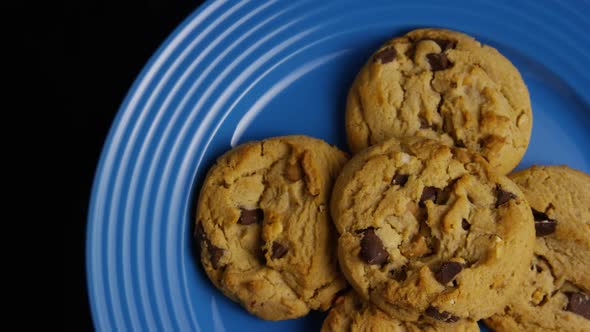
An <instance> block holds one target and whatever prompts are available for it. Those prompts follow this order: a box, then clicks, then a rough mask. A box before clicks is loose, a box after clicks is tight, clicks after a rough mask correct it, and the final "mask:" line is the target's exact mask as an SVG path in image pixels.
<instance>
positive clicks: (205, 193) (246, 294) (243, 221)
mask: <svg viewBox="0 0 590 332" xmlns="http://www.w3.org/2000/svg"><path fill="white" fill-rule="evenodd" d="M346 160H347V156H346V154H345V153H344V152H342V151H340V150H338V149H337V148H336V147H333V146H330V145H329V144H327V143H325V142H323V141H321V140H318V139H314V138H310V137H306V136H286V137H276V138H270V139H266V140H263V141H259V142H251V143H246V144H244V145H240V146H238V147H236V148H234V149H232V150H231V151H229V152H227V153H226V154H224V155H223V156H221V157H220V158H219V159H218V160H217V162H216V163H215V165H214V166H213V167H212V168H211V169H210V170H209V172H208V174H207V176H206V179H205V181H204V183H203V186H202V188H201V192H200V195H199V201H198V206H197V220H196V226H195V237H196V240H197V241H198V243H199V245H200V249H201V262H202V264H203V267H204V268H205V271H206V272H207V275H208V276H209V278H210V279H211V281H212V282H213V284H214V285H215V286H216V287H217V288H219V289H220V290H221V291H222V292H223V293H224V294H225V295H226V296H228V297H229V298H231V299H232V300H234V301H236V302H238V303H240V304H241V305H242V306H244V307H245V308H246V309H247V310H248V311H249V312H250V313H252V314H254V315H257V316H259V317H261V318H263V319H269V320H282V319H290V318H295V317H300V316H303V315H305V314H307V313H308V312H309V310H310V309H319V310H327V309H328V308H329V306H330V304H331V302H332V301H333V299H334V296H335V294H336V293H337V292H338V291H339V290H341V289H343V288H344V287H346V281H345V279H344V278H343V277H342V276H341V274H340V271H339V270H338V263H337V258H336V253H335V246H336V240H337V235H336V231H335V230H334V227H333V225H332V222H331V220H330V217H329V207H328V204H329V197H330V194H331V189H332V184H333V181H334V179H335V178H336V176H337V175H338V172H339V171H340V169H341V168H342V166H343V164H344V163H345V162H346Z"/></svg>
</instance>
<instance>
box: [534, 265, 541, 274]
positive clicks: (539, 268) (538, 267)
mask: <svg viewBox="0 0 590 332" xmlns="http://www.w3.org/2000/svg"><path fill="white" fill-rule="evenodd" d="M535 269H536V270H537V273H541V272H543V268H542V267H540V266H539V265H535Z"/></svg>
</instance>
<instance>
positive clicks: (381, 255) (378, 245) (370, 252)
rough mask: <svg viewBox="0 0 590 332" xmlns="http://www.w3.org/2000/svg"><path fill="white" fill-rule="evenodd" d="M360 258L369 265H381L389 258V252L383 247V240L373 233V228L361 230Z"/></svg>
mask: <svg viewBox="0 0 590 332" xmlns="http://www.w3.org/2000/svg"><path fill="white" fill-rule="evenodd" d="M361 258H362V259H363V260H364V261H365V262H367V263H368V264H371V265H383V264H384V263H385V262H387V259H388V258H389V253H388V252H387V251H386V250H385V248H384V247H383V242H382V241H381V239H380V238H379V237H378V236H377V234H375V230H374V229H373V228H367V230H365V231H364V232H363V238H362V239H361Z"/></svg>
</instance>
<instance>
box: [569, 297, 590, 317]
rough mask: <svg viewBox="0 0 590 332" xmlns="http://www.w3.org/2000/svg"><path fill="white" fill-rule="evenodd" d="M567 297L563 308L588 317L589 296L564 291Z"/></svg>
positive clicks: (589, 312)
mask: <svg viewBox="0 0 590 332" xmlns="http://www.w3.org/2000/svg"><path fill="white" fill-rule="evenodd" d="M566 295H567V296H568V298H569V302H568V303H567V307H566V308H565V310H567V311H571V312H573V313H575V314H578V315H580V316H582V317H584V318H586V319H590V296H588V295H586V294H584V293H566Z"/></svg>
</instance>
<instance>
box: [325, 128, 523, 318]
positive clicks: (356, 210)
mask: <svg viewBox="0 0 590 332" xmlns="http://www.w3.org/2000/svg"><path fill="white" fill-rule="evenodd" d="M331 211H332V217H333V220H334V223H335V225H336V228H337V229H338V232H339V233H340V238H339V240H338V256H339V257H338V258H339V262H340V267H341V269H342V272H343V273H344V275H345V276H346V277H347V279H348V281H349V282H350V283H351V285H352V286H353V287H354V288H355V290H356V291H357V292H358V293H359V294H360V295H361V296H362V297H363V298H364V299H365V300H370V301H371V302H373V303H374V304H376V305H377V306H378V307H379V308H381V309H382V310H384V311H385V312H386V313H387V314H389V315H391V316H392V317H395V318H397V319H400V320H403V321H417V320H419V319H422V320H424V321H426V322H428V323H431V324H437V323H438V324H441V323H454V322H457V321H459V320H460V319H471V320H474V321H476V320H479V319H481V318H484V317H489V316H491V315H492V314H494V313H496V312H498V311H500V310H502V308H503V307H504V305H505V304H506V303H507V301H508V298H509V296H510V294H512V292H513V291H514V288H515V287H518V285H519V283H521V282H522V280H523V278H524V273H525V272H526V269H527V268H528V262H529V261H530V259H531V257H532V252H533V245H534V241H535V230H534V223H533V217H532V215H531V212H530V207H529V205H528V203H527V202H526V200H525V198H524V196H523V194H522V192H521V191H520V189H519V188H518V186H517V185H516V184H514V183H513V182H512V181H511V180H509V179H508V178H507V177H505V176H504V175H499V174H497V173H495V172H493V171H492V170H491V169H490V168H489V165H487V163H486V162H485V160H484V159H483V158H482V157H481V156H480V155H479V154H476V153H473V152H471V151H469V150H467V149H463V148H452V147H449V146H446V145H443V144H441V143H440V142H438V141H435V140H431V139H426V138H420V137H407V138H404V139H400V140H398V139H395V138H394V139H389V140H387V141H384V142H382V143H379V144H377V145H374V146H372V147H371V148H369V149H366V150H364V151H362V152H360V153H359V154H357V155H355V156H354V157H353V158H352V159H351V160H350V161H349V162H348V163H347V164H346V165H345V166H344V168H343V170H342V173H341V174H340V175H339V177H338V179H337V180H336V183H335V185H334V192H333V194H332V200H331Z"/></svg>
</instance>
